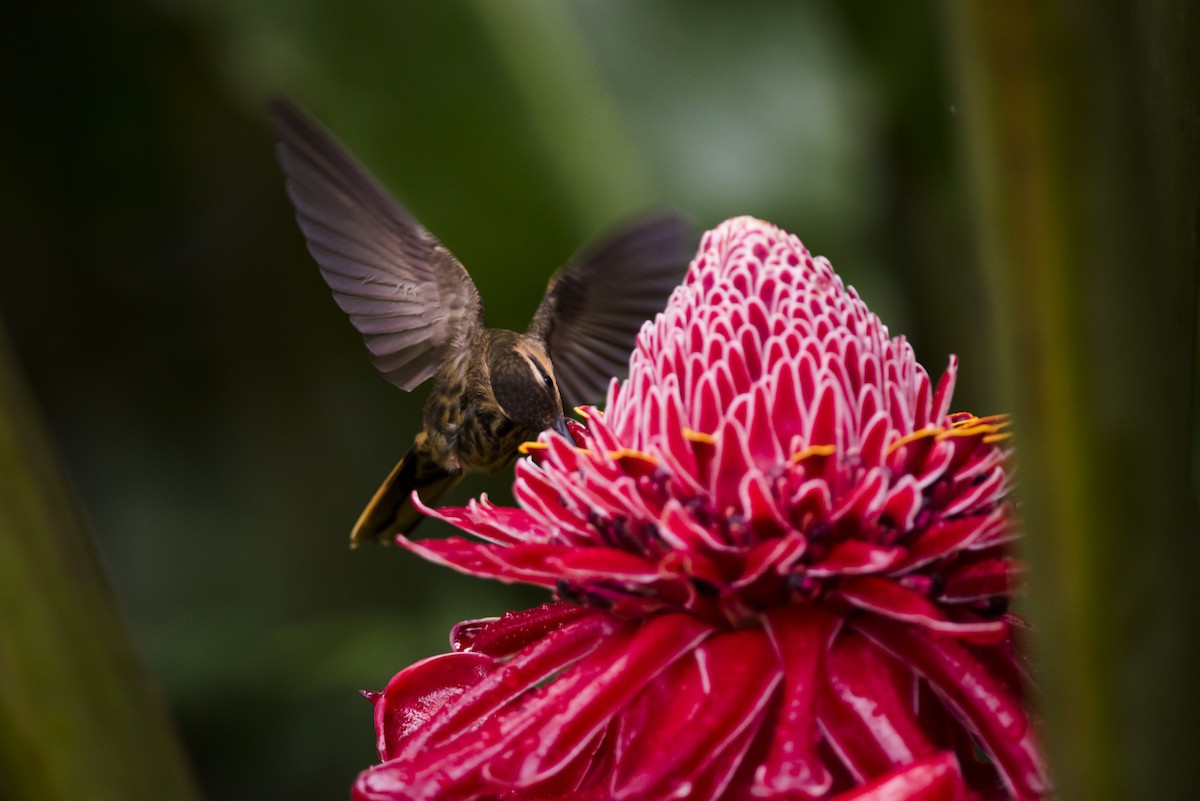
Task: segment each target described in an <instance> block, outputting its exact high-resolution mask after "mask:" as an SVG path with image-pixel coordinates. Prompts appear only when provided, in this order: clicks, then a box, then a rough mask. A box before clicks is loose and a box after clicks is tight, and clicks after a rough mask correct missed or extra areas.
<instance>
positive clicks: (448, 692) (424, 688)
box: [375, 654, 496, 760]
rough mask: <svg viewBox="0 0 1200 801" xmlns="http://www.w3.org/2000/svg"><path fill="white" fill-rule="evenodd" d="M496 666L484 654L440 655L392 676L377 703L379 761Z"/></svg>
mask: <svg viewBox="0 0 1200 801" xmlns="http://www.w3.org/2000/svg"><path fill="white" fill-rule="evenodd" d="M495 665H496V660H494V659H492V658H491V657H490V656H484V655H483V654H440V655H438V656H431V657H429V658H428V659H422V660H421V661H420V662H417V663H416V664H415V665H410V666H409V667H407V668H405V669H404V670H402V671H400V672H399V673H397V674H396V675H395V676H393V677H392V680H391V681H389V682H388V685H387V687H386V688H385V689H384V691H383V694H382V695H381V696H380V697H378V698H377V699H376V701H375V737H376V743H375V744H376V748H378V750H379V758H380V759H382V760H387V759H391V758H392V757H393V756H395V755H396V754H397V752H398V751H399V750H400V748H401V746H402V745H403V744H404V741H405V740H406V739H407V738H408V737H409V735H411V734H412V733H413V732H414V731H416V730H417V729H419V728H421V727H423V726H425V725H426V724H427V723H428V722H429V720H430V718H432V717H433V716H434V715H436V714H437V713H438V712H439V711H441V710H442V708H443V707H445V706H446V704H448V703H449V702H450V701H451V700H453V699H455V698H458V697H459V696H461V695H462V694H463V693H464V692H466V690H467V688H468V687H471V686H473V685H475V684H476V683H478V682H479V680H480V679H482V678H483V677H484V676H486V675H487V674H488V673H489V672H491V670H492V669H493V668H494V667H495Z"/></svg>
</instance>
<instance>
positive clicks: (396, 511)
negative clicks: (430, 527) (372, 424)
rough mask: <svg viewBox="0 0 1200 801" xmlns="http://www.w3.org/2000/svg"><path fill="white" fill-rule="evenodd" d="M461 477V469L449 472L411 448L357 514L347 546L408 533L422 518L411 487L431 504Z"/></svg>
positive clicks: (389, 539) (352, 546) (354, 546)
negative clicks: (360, 512) (365, 506)
mask: <svg viewBox="0 0 1200 801" xmlns="http://www.w3.org/2000/svg"><path fill="white" fill-rule="evenodd" d="M460 480H462V472H461V471H454V472H450V471H448V470H446V469H444V468H443V467H441V466H440V465H438V464H437V463H435V462H434V461H433V460H432V459H429V458H428V457H426V456H425V455H424V454H423V453H421V452H420V451H419V450H417V449H416V448H413V449H412V450H410V451H409V452H408V455H407V456H405V457H404V458H403V459H401V460H400V462H399V463H398V464H397V465H396V466H395V467H394V468H392V472H391V473H390V474H389V475H388V477H387V478H386V479H384V482H383V485H382V486H381V487H380V488H379V489H378V490H376V492H375V496H374V497H373V498H371V502H370V503H368V504H367V508H366V509H364V510H363V513H362V514H361V515H360V516H359V518H358V522H357V523H355V524H354V530H353V531H352V532H350V547H351V548H357V547H358V546H359V545H362V544H363V543H364V542H385V543H386V542H391V541H392V540H393V539H395V537H396V535H397V534H408V533H409V532H410V531H412V530H413V529H414V528H416V526H417V523H420V522H421V520H422V518H423V517H424V515H422V514H421V512H420V511H418V510H417V507H416V506H414V505H413V502H412V494H413V490H416V491H417V492H418V493H419V494H420V496H421V500H422V501H423V502H425V503H433V502H435V501H436V500H437V499H438V498H440V497H442V495H444V494H445V493H446V492H448V491H449V490H450V488H451V487H453V486H454V485H455V484H457V483H458V482H459V481H460Z"/></svg>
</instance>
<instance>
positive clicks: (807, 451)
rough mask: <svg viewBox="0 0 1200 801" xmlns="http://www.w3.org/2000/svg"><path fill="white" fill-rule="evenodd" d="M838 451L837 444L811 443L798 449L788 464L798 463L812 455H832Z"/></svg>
mask: <svg viewBox="0 0 1200 801" xmlns="http://www.w3.org/2000/svg"><path fill="white" fill-rule="evenodd" d="M836 451H837V446H836V445H809V446H808V447H807V448H804V449H803V450H800V451H797V452H796V453H793V454H792V455H791V458H789V459H788V464H798V463H799V462H803V461H804V460H805V459H807V458H809V457H811V456H832V455H833V454H834V453H835V452H836Z"/></svg>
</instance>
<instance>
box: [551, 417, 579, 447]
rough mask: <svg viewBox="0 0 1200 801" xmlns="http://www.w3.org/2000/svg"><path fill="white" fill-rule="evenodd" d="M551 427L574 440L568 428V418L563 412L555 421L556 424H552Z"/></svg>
mask: <svg viewBox="0 0 1200 801" xmlns="http://www.w3.org/2000/svg"><path fill="white" fill-rule="evenodd" d="M551 428H553V429H554V430H555V431H557V432H558V433H560V434H562V435H563V436H564V437H566V438H567V440H568V441H572V442H573V441H574V440H573V439H572V437H571V430H570V429H569V428H567V418H565V417H563V416H562V415H561V414H560V415H559V416H558V419H557V420H555V421H554V425H552V426H551Z"/></svg>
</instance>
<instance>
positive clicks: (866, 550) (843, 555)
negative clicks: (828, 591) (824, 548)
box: [808, 540, 908, 577]
mask: <svg viewBox="0 0 1200 801" xmlns="http://www.w3.org/2000/svg"><path fill="white" fill-rule="evenodd" d="M907 553H908V551H907V550H906V549H904V548H901V547H889V546H886V545H872V544H871V543H869V542H864V541H863V540H842V541H841V542H839V543H837V544H836V545H834V546H833V547H832V548H830V549H829V553H828V554H826V556H825V558H824V559H822V560H821V561H820V562H818V563H817V564H816V565H814V566H813V567H811V568H809V569H808V573H809V574H811V575H813V576H816V577H827V576H852V575H858V574H862V573H882V572H884V571H886V570H890V569H891V568H892V567H894V566H895V565H896V564H898V563H899V562H900V561H901V560H902V559H904V556H905V555H906V554H907Z"/></svg>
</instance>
